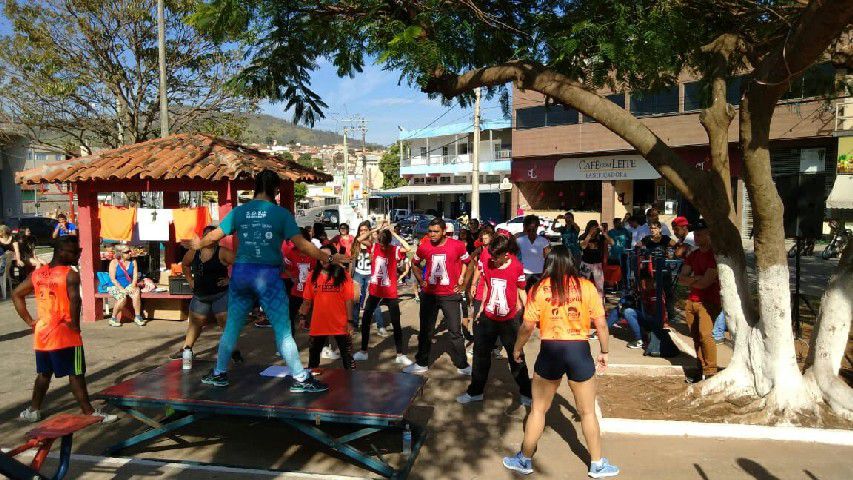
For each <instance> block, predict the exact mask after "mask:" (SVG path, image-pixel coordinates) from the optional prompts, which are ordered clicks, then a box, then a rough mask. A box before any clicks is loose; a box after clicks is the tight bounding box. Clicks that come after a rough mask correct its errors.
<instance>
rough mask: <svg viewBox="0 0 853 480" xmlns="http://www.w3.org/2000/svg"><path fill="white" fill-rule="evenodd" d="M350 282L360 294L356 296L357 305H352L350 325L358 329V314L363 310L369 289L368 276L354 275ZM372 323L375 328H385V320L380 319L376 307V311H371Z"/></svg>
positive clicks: (380, 312) (380, 316)
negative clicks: (357, 288)
mask: <svg viewBox="0 0 853 480" xmlns="http://www.w3.org/2000/svg"><path fill="white" fill-rule="evenodd" d="M352 281H353V282H355V284H356V286H358V287H359V289H360V292H361V293H359V295H358V303H356V304H354V305H353V307H352V310H353V312H352V323H353V326H355V327H356V328H358V322H359V319H360V318H361V315H359V312H361V309H362V308H364V302H365V301H366V300H367V295H368V287H370V275H362V274H360V273H355V274H353V276H352ZM373 321H374V322H376V326H377V327H379V328H382V327H384V326H385V320H384V319H383V318H382V311H381V310H379V307H378V306H377V307H376V310H374V311H373Z"/></svg>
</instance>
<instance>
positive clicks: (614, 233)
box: [607, 218, 632, 265]
mask: <svg viewBox="0 0 853 480" xmlns="http://www.w3.org/2000/svg"><path fill="white" fill-rule="evenodd" d="M607 236H608V237H610V238H612V239H613V245H611V246H610V252H609V254H608V263H609V264H610V265H622V254H624V253H625V250H626V249H628V248H630V247H631V238H632V235H631V232H629V231H628V229H627V228H625V227H624V226H623V225H622V219H621V218H614V219H613V229H611V230H610V231H609V232H607Z"/></svg>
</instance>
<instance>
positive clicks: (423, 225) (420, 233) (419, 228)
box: [412, 216, 462, 241]
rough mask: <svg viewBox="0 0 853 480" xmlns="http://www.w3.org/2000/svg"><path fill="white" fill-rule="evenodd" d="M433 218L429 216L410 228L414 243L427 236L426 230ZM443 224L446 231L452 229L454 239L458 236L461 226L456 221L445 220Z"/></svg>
mask: <svg viewBox="0 0 853 480" xmlns="http://www.w3.org/2000/svg"><path fill="white" fill-rule="evenodd" d="M433 218H435V217H432V216H430V217H427V218H424V219H422V220H421V221H419V222H418V223H417V224H416V225H415V226H414V227H413V228H412V238H413V239H414V240H415V241H419V240H420V239H421V238H423V237H424V236H425V235H426V234H427V229H428V228H429V222H431V221H432V219H433ZM444 223H446V224H447V227H448V230H450V229H451V228H452V229H453V236H454V237H456V236H457V235H459V230H461V229H462V226H461V225H460V224H459V222H458V221H456V220H451V219H449V218H445V219H444ZM448 233H449V232H448Z"/></svg>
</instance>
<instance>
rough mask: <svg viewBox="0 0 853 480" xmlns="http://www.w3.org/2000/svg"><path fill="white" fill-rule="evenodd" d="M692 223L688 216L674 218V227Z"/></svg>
mask: <svg viewBox="0 0 853 480" xmlns="http://www.w3.org/2000/svg"><path fill="white" fill-rule="evenodd" d="M688 225H690V222H688V221H687V218H686V217H675V218H673V219H672V226H673V227H686V226H688Z"/></svg>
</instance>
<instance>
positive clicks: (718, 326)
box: [711, 312, 726, 340]
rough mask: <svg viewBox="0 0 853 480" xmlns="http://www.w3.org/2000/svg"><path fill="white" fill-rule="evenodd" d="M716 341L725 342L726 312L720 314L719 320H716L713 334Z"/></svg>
mask: <svg viewBox="0 0 853 480" xmlns="http://www.w3.org/2000/svg"><path fill="white" fill-rule="evenodd" d="M711 334H712V335H713V336H714V340H723V339H725V338H726V312H720V314H719V315H717V318H715V319H714V330H713V331H712V332H711Z"/></svg>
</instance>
